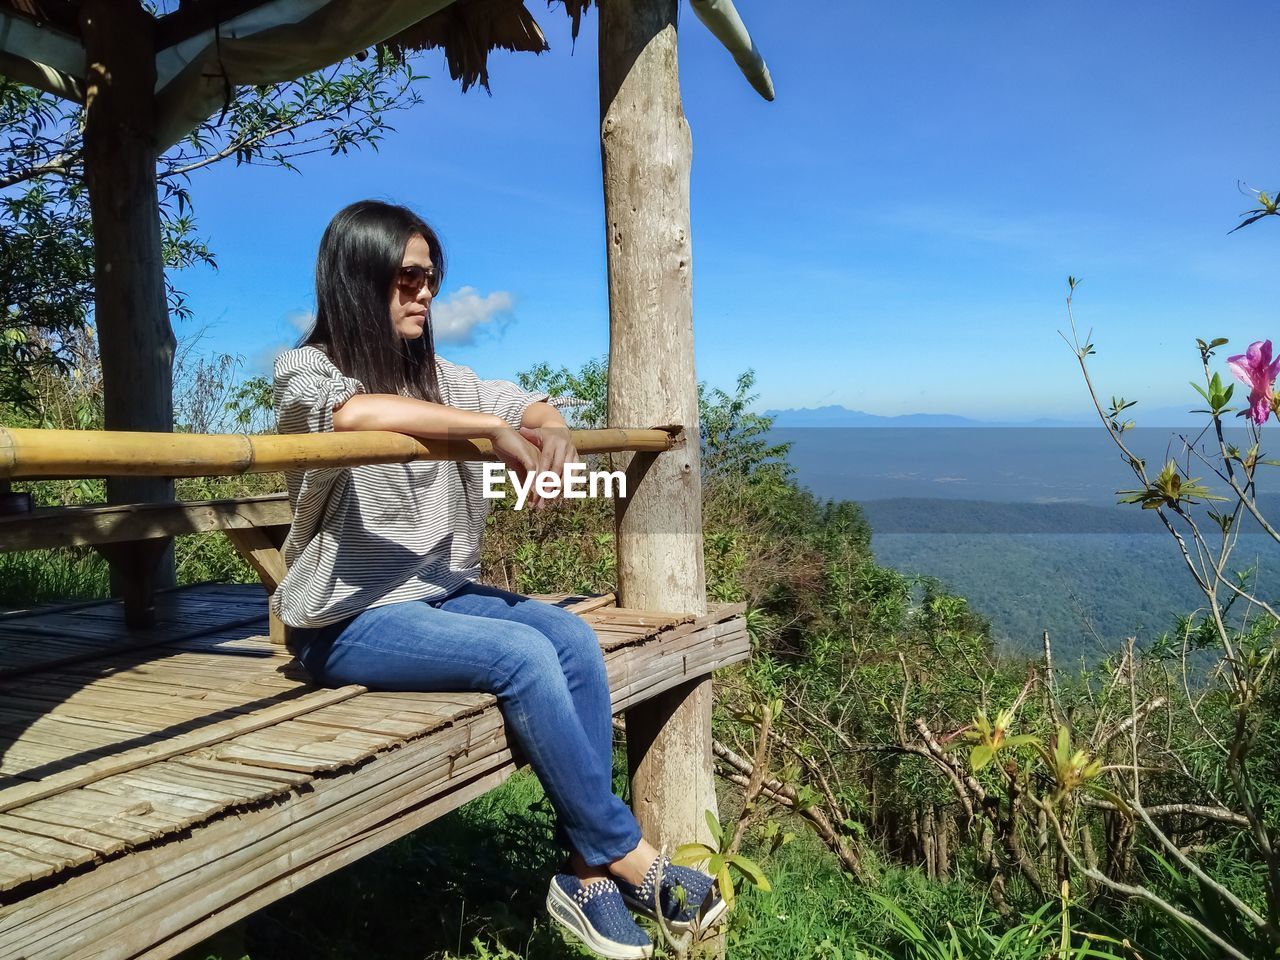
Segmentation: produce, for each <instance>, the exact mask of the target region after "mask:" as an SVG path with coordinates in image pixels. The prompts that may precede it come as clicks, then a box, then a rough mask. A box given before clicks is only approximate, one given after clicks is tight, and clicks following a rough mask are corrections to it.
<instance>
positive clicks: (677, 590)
mask: <svg viewBox="0 0 1280 960" xmlns="http://www.w3.org/2000/svg"><path fill="white" fill-rule="evenodd" d="M678 12H679V3H678V0H610V2H608V3H604V4H601V7H600V113H601V137H602V145H601V152H602V160H603V169H604V201H605V228H606V238H607V243H606V248H607V251H608V266H609V420H610V422H611V423H619V422H622V423H625V422H630V421H632V420H633V419H634V418H636V417H641V418H643V419H642V422H648V423H681V424H684V427H685V431H686V433H687V435H688V437H689V441H688V442H687V443H685V444H684V445H683V446H682V447H680V448H679V449H678V450H676V451H673V452H671V453H668V454H665V455H662V456H658V457H657V458H655V461H654V462H653V463H652V464H649V465H648V466H647V469H646V470H645V473H644V479H643V481H642V482H641V483H640V484H639V486H638V487H637V488H635V489H631V488H628V491H627V493H628V497H627V499H626V501H625V502H619V503H618V505H617V515H616V522H617V533H618V588H619V589H618V602H619V605H621V606H623V607H631V608H639V609H646V610H670V611H682V612H689V613H695V614H701V613H702V612H703V611H705V609H706V582H705V573H704V569H703V550H702V491H701V479H700V470H701V465H700V460H699V448H698V441H697V438H698V435H699V430H698V396H697V380H696V377H695V374H694V366H693V300H692V273H691V269H692V249H691V243H690V238H689V230H690V227H689V171H690V164H691V159H692V144H691V141H690V135H689V126H688V124H687V123H686V121H685V116H684V110H683V108H682V105H681V102H680V86H679V77H678V72H677V57H676V22H677V17H678ZM627 745H628V759H629V761H630V764H631V786H632V798H633V806H634V808H635V812H636V815H637V818H638V819H639V821H640V824H641V826H642V827H643V829H644V831H645V834H646V836H647V838H648V839H649V840H650V842H652V843H654V844H655V845H657V844H666V845H667V847H668V848H669V849H675V847H676V846H677V845H678V844H681V843H686V842H688V841H690V840H694V839H706V840H709V839H710V837H709V831H708V829H707V826H706V823H705V820H704V811H706V810H711V811H713V812H715V811H716V799H715V786H714V780H713V775H712V774H713V770H712V758H711V681H710V679H709V678H708V679H705V680H702V681H697V682H693V683H686V684H684V685H682V686H680V687H678V688H676V689H675V690H673V691H671V692H669V693H667V694H664V695H663V696H662V697H659V698H657V699H656V700H655V701H653V702H652V703H650V704H645V705H643V706H640V707H636V708H634V709H632V710H630V711H628V713H627Z"/></svg>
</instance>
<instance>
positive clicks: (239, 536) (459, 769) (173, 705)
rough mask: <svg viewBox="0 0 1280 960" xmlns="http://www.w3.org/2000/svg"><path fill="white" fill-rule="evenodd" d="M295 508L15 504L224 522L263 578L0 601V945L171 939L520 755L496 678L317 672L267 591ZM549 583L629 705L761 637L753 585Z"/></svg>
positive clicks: (78, 514)
mask: <svg viewBox="0 0 1280 960" xmlns="http://www.w3.org/2000/svg"><path fill="white" fill-rule="evenodd" d="M611 442H612V443H614V444H616V443H617V442H618V441H617V438H616V437H615V438H614V439H613V440H612V441H611ZM580 449H581V445H580ZM419 452H420V451H419ZM0 453H3V451H0ZM635 459H636V460H639V459H640V458H639V457H637V458H635ZM0 466H3V464H0ZM192 469H193V470H194V469H203V468H199V467H192ZM210 472H212V471H210ZM288 520H289V504H288V501H287V499H286V498H285V497H284V496H283V495H275V496H268V497H256V498H247V499H242V500H224V501H208V502H202V503H182V504H146V505H130V506H111V507H92V508H66V509H56V510H48V511H36V512H34V513H32V514H29V515H27V516H20V517H7V518H0V551H5V550H17V549H36V548H41V547H49V546H58V545H71V544H81V545H89V546H93V547H94V548H95V549H99V550H103V549H104V548H105V552H107V553H108V555H110V551H111V550H112V549H113V548H114V547H115V546H117V545H124V544H134V545H136V544H139V543H141V544H147V543H163V542H164V541H165V538H168V537H172V536H176V535H183V534H188V533H203V532H210V531H220V532H221V533H222V534H223V535H226V536H228V537H230V538H231V540H232V542H233V543H234V544H235V545H236V547H237V549H238V550H240V552H241V553H242V554H243V555H244V556H245V557H246V558H247V559H248V560H249V562H250V563H251V564H252V565H253V566H254V569H255V570H257V572H258V574H259V576H260V578H261V580H262V582H263V585H264V586H265V587H266V591H264V590H263V589H261V588H260V587H258V586H254V585H244V584H202V585H197V586H190V587H182V588H176V589H171V590H162V591H159V592H156V593H155V594H154V595H152V596H147V597H143V596H141V595H140V594H139V595H135V596H134V597H133V598H132V601H129V600H128V598H126V600H123V601H122V600H119V599H116V600H106V601H95V602H89V603H79V604H70V605H63V606H58V607H51V608H40V609H30V610H17V611H11V612H9V613H6V614H0V960H7V958H10V957H13V958H18V957H22V958H36V957H40V958H46V957H47V958H51V960H52V958H57V960H62V958H68V960H70V958H89V957H94V958H120V960H125V958H151V960H160V958H166V957H172V956H173V955H175V954H176V953H178V952H180V951H181V950H183V949H185V948H187V947H189V946H192V945H194V944H197V943H199V942H200V941H201V940H203V939H205V938H207V937H208V936H210V935H211V934H213V933H215V932H216V931H217V930H219V929H220V928H222V927H224V926H226V925H228V924H230V923H233V922H234V921H236V920H238V919H240V918H243V917H245V916H247V915H248V914H250V913H252V912H253V911H255V910H257V909H259V908H261V907H263V906H264V905H266V904H268V903H270V902H271V901H273V900H275V899H277V898H279V897H282V896H285V895H287V894H288V893H290V892H292V891H294V890H296V889H298V888H299V887H301V886H303V885H305V884H307V883H309V882H311V881H312V880H315V879H317V878H318V877H321V876H324V875H325V874H327V873H329V872H331V871H333V870H336V869H338V868H340V867H342V866H343V865H345V864H347V863H350V862H351V861H353V860H355V859H357V858H358V857H360V856H363V855H364V854H366V853H369V852H371V851H372V850H374V849H377V848H378V847H380V846H382V845H384V844H386V843H388V842H390V841H392V840H394V839H396V838H397V837H400V836H402V835H404V834H406V833H408V832H410V831H411V830H413V829H415V828H417V827H419V826H421V825H423V824H425V823H428V822H429V821H431V820H432V819H434V818H436V817H438V816H440V815H441V814H443V813H445V812H447V811H449V810H451V809H453V808H455V807H457V806H458V805H460V804H462V803H464V802H466V801H467V800H469V799H472V798H473V797H476V796H478V795H480V794H482V793H484V792H485V791H487V790H489V789H492V788H493V787H494V786H496V785H498V784H499V783H501V782H502V781H503V780H505V779H506V777H507V776H509V775H510V773H511V772H512V771H513V770H515V769H516V768H517V767H518V765H519V764H520V763H521V762H522V761H521V760H520V758H519V756H518V755H517V754H516V753H515V752H514V751H513V750H512V748H511V746H510V745H509V744H508V743H507V740H506V736H505V731H504V728H503V724H502V718H501V715H500V713H499V711H498V709H497V706H496V702H495V700H494V698H493V697H491V696H487V695H479V694H467V693H463V694H423V693H386V692H374V691H369V690H367V689H366V688H364V687H361V686H357V685H352V686H347V687H342V688H337V689H327V688H320V687H316V686H314V685H313V684H311V683H310V682H309V679H308V678H307V676H306V674H305V672H304V671H302V670H301V668H300V666H299V665H298V663H297V661H296V660H295V659H294V658H293V657H292V655H291V653H290V652H289V651H288V649H287V647H286V646H284V645H282V644H281V643H280V640H281V639H282V633H283V631H280V630H279V629H278V625H277V628H276V629H273V628H272V626H271V625H270V617H269V614H268V608H267V592H269V591H270V590H273V589H274V587H275V584H276V583H278V582H279V579H280V577H281V576H282V575H283V570H284V567H283V561H282V560H281V559H280V554H279V545H280V543H282V542H283V538H284V534H285V533H286V532H287V529H288V527H287V523H288ZM135 549H136V548H135ZM541 599H544V600H547V601H549V602H553V603H558V604H560V605H563V606H565V607H567V608H568V609H571V610H573V611H574V612H575V613H577V614H578V615H580V616H582V617H583V618H584V619H586V620H587V622H588V623H590V624H591V626H592V627H593V629H594V630H595V632H596V634H597V636H598V637H599V639H600V644H601V649H602V651H603V653H604V658H605V663H606V665H607V668H608V672H609V680H610V687H611V690H612V696H613V708H614V710H615V712H618V713H621V712H625V711H628V710H631V709H633V708H636V707H637V706H640V705H642V704H646V703H647V702H653V701H655V698H659V700H658V702H661V699H662V697H663V695H668V696H669V695H670V694H671V693H673V692H678V690H679V689H681V688H688V687H689V686H690V685H693V684H696V683H697V682H699V681H700V680H702V679H705V677H706V676H707V675H708V674H709V673H711V672H712V671H714V670H715V669H717V668H719V667H722V666H726V665H729V664H733V663H737V662H741V661H743V660H745V659H746V658H747V657H748V655H749V641H748V637H747V631H746V624H745V620H744V617H743V607H742V605H740V604H739V605H724V604H721V605H713V606H711V607H710V608H709V609H708V610H707V612H706V613H705V614H701V615H691V614H680V613H670V612H665V611H639V610H627V609H623V608H619V607H618V606H616V604H615V602H614V598H613V597H612V596H602V597H583V596H565V595H555V596H546V597H542V598H541ZM130 602H132V603H133V609H132V610H130V609H129V603H130ZM143 602H145V603H146V611H147V613H148V616H147V618H146V622H147V623H148V625H147V626H141V627H139V626H131V625H130V620H132V619H135V618H136V616H137V613H138V604H139V603H143ZM645 709H650V708H649V707H646V708H645ZM709 733H710V732H709V731H707V734H708V736H709ZM708 747H709V744H708Z"/></svg>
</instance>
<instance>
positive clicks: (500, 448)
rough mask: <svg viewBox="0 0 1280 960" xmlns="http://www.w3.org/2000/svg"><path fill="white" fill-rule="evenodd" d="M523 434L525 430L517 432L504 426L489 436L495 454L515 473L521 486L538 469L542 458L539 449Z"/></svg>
mask: <svg viewBox="0 0 1280 960" xmlns="http://www.w3.org/2000/svg"><path fill="white" fill-rule="evenodd" d="M522 433H523V430H521V431H517V430H516V429H515V428H514V427H511V426H505V425H504V426H503V427H501V428H500V429H498V430H495V431H494V432H493V433H491V434H490V435H489V442H490V443H491V444H492V445H493V452H494V453H495V454H497V455H498V457H499V458H500V459H501V460H502V462H503V463H504V464H506V466H507V469H508V470H511V471H514V472H515V475H516V479H517V480H519V481H520V483H521V484H523V483H524V480H525V477H527V476H528V475H529V474H530V473H532V472H533V471H535V470H537V469H538V457H539V456H540V454H539V452H538V448H537V447H536V446H534V445H533V444H532V443H530V442H529V441H528V440H527V439H526V438H525V437H524V436H522Z"/></svg>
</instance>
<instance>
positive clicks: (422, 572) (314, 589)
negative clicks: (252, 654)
mask: <svg viewBox="0 0 1280 960" xmlns="http://www.w3.org/2000/svg"><path fill="white" fill-rule="evenodd" d="M436 370H437V371H438V374H439V383H440V393H441V400H442V402H444V403H446V404H448V405H449V406H451V407H457V408H459V409H461V410H471V411H476V412H480V413H489V414H496V415H497V416H499V417H501V418H502V419H503V420H506V421H507V422H508V423H510V424H511V425H512V426H513V427H519V425H520V418H521V415H522V414H523V413H524V410H525V408H526V407H528V406H529V404H531V403H535V402H537V401H539V400H546V399H548V396H547V394H545V393H534V392H530V391H527V390H524V389H522V388H520V387H519V386H517V385H516V384H514V383H511V382H510V381H507V380H481V379H480V378H479V377H477V376H476V374H475V372H474V371H473V370H472V369H471V368H470V367H465V366H460V365H458V364H454V363H450V362H449V361H448V360H445V359H443V358H441V357H437V358H436ZM364 392H365V389H364V385H363V384H361V383H360V381H358V380H356V379H354V378H352V377H348V376H345V375H344V374H343V373H342V372H341V371H340V370H339V369H338V368H337V367H336V366H334V364H333V361H331V360H330V359H329V357H328V356H327V355H326V354H325V353H324V352H322V351H321V350H319V349H317V348H316V347H311V346H306V347H299V348H296V349H293V350H286V351H284V352H283V353H281V354H280V355H279V356H278V357H277V358H276V361H275V382H274V384H273V391H272V399H273V401H274V404H275V411H276V420H277V425H278V429H279V432H280V433H308V432H311V433H319V432H330V431H332V430H333V411H334V409H335V408H336V407H340V406H342V404H344V403H346V402H347V400H349V399H350V398H351V397H352V396H353V395H354V394H356V393H364ZM464 475H465V478H466V479H465V483H464V482H463V477H464ZM285 485H286V486H287V487H288V491H289V504H290V506H291V507H292V508H293V525H292V526H291V527H290V528H289V536H288V538H287V539H286V540H285V542H284V547H283V554H284V560H285V564H286V565H287V568H288V572H287V573H286V575H285V578H284V580H282V581H281V583H280V585H279V587H278V588H277V589H276V592H275V593H274V594H273V595H272V598H271V609H272V611H273V612H274V613H275V614H276V616H278V617H279V618H280V619H281V620H282V621H283V622H284V623H286V624H288V625H289V626H291V627H321V626H324V625H325V624H329V623H335V622H337V621H339V620H343V619H346V618H347V617H350V616H354V615H355V614H357V613H359V612H360V611H362V610H364V609H366V608H369V607H379V606H382V605H383V604H388V603H398V602H400V601H403V600H420V599H436V598H443V597H446V596H449V595H450V594H452V593H454V592H456V591H457V590H458V589H460V588H461V587H462V586H463V585H465V584H466V583H469V582H471V581H474V580H476V579H477V578H478V577H479V575H480V545H481V540H482V538H483V535H484V525H485V519H486V518H487V517H488V515H489V509H490V507H491V505H492V504H491V501H489V500H488V499H486V498H484V497H483V496H482V495H481V491H482V490H483V473H482V468H481V465H480V464H479V463H455V462H453V461H443V460H433V461H417V462H413V463H379V464H368V465H364V466H356V467H322V468H318V469H310V470H286V471H285Z"/></svg>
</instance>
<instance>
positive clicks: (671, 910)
mask: <svg viewBox="0 0 1280 960" xmlns="http://www.w3.org/2000/svg"><path fill="white" fill-rule="evenodd" d="M657 878H658V860H657V859H655V860H654V861H653V863H651V864H650V865H649V869H648V870H647V871H646V872H645V875H644V880H643V881H642V882H641V884H640V886H638V887H637V886H635V885H634V884H631V883H628V882H627V881H625V880H619V881H617V884H618V889H619V890H620V891H621V892H622V899H623V900H624V901H625V902H626V904H627V906H629V907H630V908H631V909H632V910H635V911H636V912H637V913H640V914H643V915H644V916H646V917H649V918H651V919H655V920H656V919H657V915H658V914H657V905H656V899H657V898H656V897H655V895H654V893H655V891H654V882H655V881H656V880H657ZM677 886H679V887H681V888H682V889H683V891H684V896H683V904H684V905H683V906H681V898H680V897H678V896H677V895H676V887H677ZM727 906H728V904H726V903H725V902H724V898H722V897H721V896H720V891H719V890H718V889H717V888H716V882H715V878H714V877H711V876H709V875H707V874H705V873H703V872H702V871H700V870H694V869H693V868H692V867H677V866H676V865H675V864H673V863H672V862H671V858H670V857H663V858H662V915H663V917H665V918H666V923H667V926H668V927H670V928H671V929H672V930H674V931H675V932H676V933H688V932H689V931H690V930H704V929H706V928H708V927H711V926H714V925H715V924H716V923H718V922H719V921H720V918H721V917H723V916H724V912H725V909H726V908H727Z"/></svg>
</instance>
